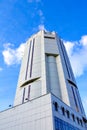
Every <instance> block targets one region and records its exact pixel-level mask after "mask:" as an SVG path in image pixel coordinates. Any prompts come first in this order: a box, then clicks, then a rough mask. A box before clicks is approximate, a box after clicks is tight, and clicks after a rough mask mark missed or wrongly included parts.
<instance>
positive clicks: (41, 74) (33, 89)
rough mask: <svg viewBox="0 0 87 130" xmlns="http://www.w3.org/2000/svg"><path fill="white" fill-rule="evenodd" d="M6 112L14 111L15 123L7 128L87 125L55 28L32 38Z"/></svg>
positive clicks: (71, 129) (56, 129) (74, 129)
mask: <svg viewBox="0 0 87 130" xmlns="http://www.w3.org/2000/svg"><path fill="white" fill-rule="evenodd" d="M6 112H7V113H10V114H8V118H9V117H10V118H11V116H12V115H13V116H12V118H11V119H10V120H11V122H12V125H9V128H7V129H6V127H5V126H4V129H3V130H5V129H6V130H19V129H20V130H86V129H87V127H86V123H87V120H86V115H85V112H84V108H83V105H82V102H81V99H80V95H79V91H78V87H77V84H76V81H75V78H74V75H73V72H72V68H71V65H70V62H69V59H68V56H67V53H66V50H65V47H64V44H63V41H62V40H61V39H60V38H59V37H58V36H57V34H56V33H55V32H46V31H43V30H42V31H40V32H38V33H37V34H35V35H33V36H31V37H30V38H29V39H28V41H27V43H26V47H25V53H24V56H23V59H22V65H21V69H20V74H19V80H18V85H17V91H16V95H15V101H14V107H13V108H12V109H10V110H8V111H6ZM6 112H4V115H5V114H6ZM1 114H2V115H3V112H2V113H1ZM16 119H17V120H16ZM2 128H3V127H2ZM0 130H2V129H0Z"/></svg>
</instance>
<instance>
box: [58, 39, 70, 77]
mask: <svg viewBox="0 0 87 130" xmlns="http://www.w3.org/2000/svg"><path fill="white" fill-rule="evenodd" d="M62 44H63V43H62V42H61V40H60V47H61V50H62V53H63V58H64V61H65V65H66V69H67V73H68V76H69V78H70V73H69V70H68V66H67V62H66V58H65V54H64V51H65V50H63V47H62Z"/></svg>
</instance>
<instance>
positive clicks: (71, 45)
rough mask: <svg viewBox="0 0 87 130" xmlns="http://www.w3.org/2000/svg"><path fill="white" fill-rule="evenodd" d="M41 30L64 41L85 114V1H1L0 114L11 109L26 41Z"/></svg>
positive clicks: (86, 26) (86, 1)
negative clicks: (49, 32)
mask: <svg viewBox="0 0 87 130" xmlns="http://www.w3.org/2000/svg"><path fill="white" fill-rule="evenodd" d="M41 29H46V30H49V31H56V32H57V33H58V35H59V36H60V37H61V38H62V39H63V41H64V44H65V47H66V50H67V53H68V56H69V58H70V61H71V65H72V68H73V72H74V74H75V77H76V81H77V85H78V88H79V91H80V95H81V98H82V102H83V105H84V108H85V112H86V114H87V109H86V108H87V0H80V1H79V0H66V1H65V0H55V1H53V0H50V1H47V0H0V110H4V109H7V108H8V106H9V105H10V104H11V105H13V101H14V96H15V91H16V86H17V81H18V75H19V71H20V63H21V59H22V56H23V52H24V46H25V43H26V40H27V39H28V38H29V37H30V36H31V35H32V34H34V33H36V32H37V31H39V30H41Z"/></svg>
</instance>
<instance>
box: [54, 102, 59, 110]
mask: <svg viewBox="0 0 87 130" xmlns="http://www.w3.org/2000/svg"><path fill="white" fill-rule="evenodd" d="M54 107H55V111H58V104H57V102H54Z"/></svg>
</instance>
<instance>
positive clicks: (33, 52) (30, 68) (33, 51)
mask: <svg viewBox="0 0 87 130" xmlns="http://www.w3.org/2000/svg"><path fill="white" fill-rule="evenodd" d="M34 43H35V39H33V47H32V55H31V65H30V77H31V76H32V66H33V55H34Z"/></svg>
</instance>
